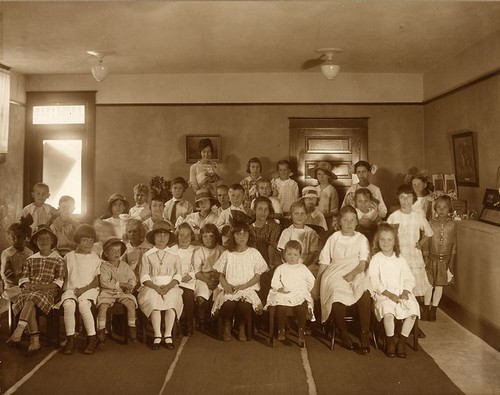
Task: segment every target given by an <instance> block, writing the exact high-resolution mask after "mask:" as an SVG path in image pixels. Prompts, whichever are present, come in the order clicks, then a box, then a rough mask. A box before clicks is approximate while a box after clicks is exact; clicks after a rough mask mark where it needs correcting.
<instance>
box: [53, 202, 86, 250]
mask: <svg viewBox="0 0 500 395" xmlns="http://www.w3.org/2000/svg"><path fill="white" fill-rule="evenodd" d="M73 211H75V199H73V198H72V197H71V196H67V195H64V196H61V198H60V199H59V214H60V215H59V217H57V218H56V219H55V220H54V222H52V225H50V229H52V232H54V233H55V234H56V236H57V251H58V252H59V254H60V255H61V256H62V257H63V258H64V255H66V254H67V253H68V252H70V251H71V250H74V249H75V247H76V244H75V242H74V241H73V238H74V236H75V230H76V228H78V225H79V223H78V221H77V220H76V219H75V218H74V217H73Z"/></svg>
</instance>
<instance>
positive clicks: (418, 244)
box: [387, 184, 434, 302]
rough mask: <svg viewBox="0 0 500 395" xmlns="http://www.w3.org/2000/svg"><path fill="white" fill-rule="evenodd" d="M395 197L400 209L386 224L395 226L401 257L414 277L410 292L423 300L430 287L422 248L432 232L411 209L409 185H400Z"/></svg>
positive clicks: (413, 195) (414, 198)
mask: <svg viewBox="0 0 500 395" xmlns="http://www.w3.org/2000/svg"><path fill="white" fill-rule="evenodd" d="M397 196H398V199H399V204H400V206H401V208H400V209H399V210H397V211H395V212H393V213H392V214H391V215H389V218H388V219H387V222H388V223H389V224H391V225H396V226H397V228H398V237H399V244H400V248H401V255H402V256H403V257H404V258H405V259H406V260H407V261H408V265H409V266H410V269H411V271H412V273H413V276H414V277H415V289H413V290H410V291H412V292H413V294H414V295H415V296H417V297H421V299H423V296H424V295H425V293H426V292H427V291H428V290H429V288H430V287H431V285H430V284H429V280H428V279H427V274H426V272H425V263H424V258H423V255H422V248H423V246H424V245H425V243H426V242H427V240H428V239H429V238H430V237H432V236H433V235H434V232H433V230H432V228H431V227H430V226H429V223H428V222H427V220H426V219H425V218H424V216H422V215H421V214H418V213H416V212H415V211H413V209H412V206H413V203H415V201H416V200H417V195H416V194H415V191H414V190H413V188H412V187H411V185H408V184H404V185H401V186H400V187H399V188H398V190H397ZM421 302H423V300H422V301H421Z"/></svg>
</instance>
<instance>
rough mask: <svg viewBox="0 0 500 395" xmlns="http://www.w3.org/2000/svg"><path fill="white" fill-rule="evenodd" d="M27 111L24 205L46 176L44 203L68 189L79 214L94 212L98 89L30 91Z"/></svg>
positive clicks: (83, 216)
mask: <svg viewBox="0 0 500 395" xmlns="http://www.w3.org/2000/svg"><path fill="white" fill-rule="evenodd" d="M26 112H27V113H26V141H25V165H24V167H25V177H24V205H27V204H28V203H30V202H31V200H32V198H31V190H32V187H33V185H34V184H36V183H37V182H44V183H46V184H48V185H49V188H50V194H51V196H50V197H49V199H47V201H46V203H48V204H50V205H52V206H54V207H56V208H57V207H58V201H59V198H60V197H61V196H62V195H70V196H71V197H73V198H74V199H75V204H76V210H75V214H76V216H77V218H79V219H81V220H88V219H89V218H91V217H93V215H94V141H95V132H94V128H95V92H28V94H27V105H26Z"/></svg>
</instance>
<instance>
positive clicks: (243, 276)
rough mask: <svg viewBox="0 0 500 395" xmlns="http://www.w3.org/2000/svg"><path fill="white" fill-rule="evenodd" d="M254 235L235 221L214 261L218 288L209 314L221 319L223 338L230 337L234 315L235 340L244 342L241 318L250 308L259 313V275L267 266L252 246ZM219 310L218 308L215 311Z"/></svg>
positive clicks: (247, 226) (243, 327) (260, 305)
mask: <svg viewBox="0 0 500 395" xmlns="http://www.w3.org/2000/svg"><path fill="white" fill-rule="evenodd" d="M254 239H255V236H254V234H253V232H252V230H251V228H250V226H249V225H247V224H245V223H243V222H236V223H235V224H234V225H233V228H232V229H231V233H230V238H229V246H228V250H227V251H224V252H223V253H222V255H221V256H220V258H219V260H218V261H217V262H216V263H215V265H214V269H215V270H217V271H218V272H219V273H220V284H219V288H221V289H222V292H220V293H219V294H218V295H217V297H216V298H215V301H214V305H213V307H212V314H213V315H215V314H217V313H219V314H220V315H221V317H222V320H223V337H222V339H223V340H224V341H229V340H231V327H232V321H233V317H234V316H235V314H237V315H238V318H239V319H238V339H239V340H240V341H246V340H247V339H246V334H245V321H246V317H248V314H250V312H251V309H253V310H254V311H255V312H257V313H261V312H262V303H261V301H260V298H259V295H258V294H257V291H258V290H259V289H260V284H259V280H260V275H261V274H262V273H264V272H265V271H267V270H268V266H267V264H266V261H265V260H264V258H262V255H261V254H260V252H259V251H258V250H257V249H256V248H253V247H252V246H253V245H254ZM219 310H220V311H219Z"/></svg>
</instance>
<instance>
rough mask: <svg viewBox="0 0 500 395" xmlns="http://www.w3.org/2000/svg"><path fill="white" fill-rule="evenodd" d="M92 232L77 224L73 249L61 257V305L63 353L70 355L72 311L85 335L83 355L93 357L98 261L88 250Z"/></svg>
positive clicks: (71, 350) (93, 232)
mask: <svg viewBox="0 0 500 395" xmlns="http://www.w3.org/2000/svg"><path fill="white" fill-rule="evenodd" d="M96 238H97V236H96V233H95V230H94V228H92V227H91V226H90V225H80V226H79V227H78V228H76V230H75V236H74V240H75V243H76V250H74V251H70V252H68V253H67V254H66V255H65V256H64V260H65V261H66V282H65V283H64V293H63V294H62V297H61V303H62V306H63V308H64V326H65V328H66V345H65V346H64V350H63V354H66V355H70V354H73V351H74V348H75V343H74V338H75V311H76V306H78V311H79V312H80V315H81V317H82V321H83V325H84V326H85V332H87V347H86V348H85V351H84V353H85V354H93V353H94V351H95V349H96V347H97V336H96V330H95V320H94V316H93V315H92V311H91V307H92V304H95V303H96V300H97V296H98V295H99V274H100V273H101V259H100V258H99V257H98V256H97V254H96V253H95V252H94V251H92V247H93V246H94V242H95V241H96Z"/></svg>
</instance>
